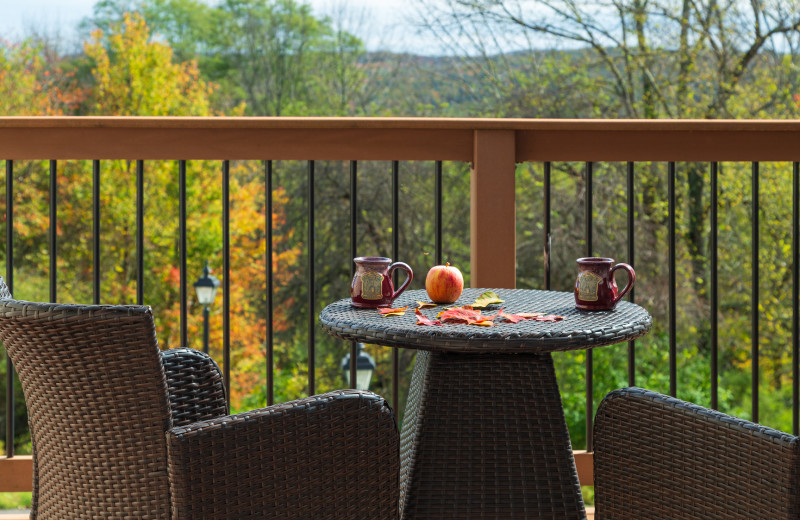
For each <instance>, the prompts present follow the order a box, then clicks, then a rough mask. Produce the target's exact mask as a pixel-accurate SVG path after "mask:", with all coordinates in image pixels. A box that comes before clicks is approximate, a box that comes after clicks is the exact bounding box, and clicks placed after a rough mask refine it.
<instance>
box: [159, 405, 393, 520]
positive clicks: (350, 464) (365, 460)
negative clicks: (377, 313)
mask: <svg viewBox="0 0 800 520" xmlns="http://www.w3.org/2000/svg"><path fill="white" fill-rule="evenodd" d="M168 443H169V458H170V479H171V481H172V486H173V488H172V489H173V496H172V503H173V506H174V508H173V511H174V513H175V518H180V519H184V518H185V519H190V518H191V519H194V518H198V519H199V518H202V519H209V518H275V519H277V518H281V519H289V518H314V519H316V518H337V519H353V520H357V519H358V520H360V519H381V520H382V519H392V518H397V516H398V507H397V504H398V502H397V499H398V484H399V481H398V474H399V462H398V434H397V426H396V424H395V422H394V415H393V413H392V410H391V409H390V408H389V406H388V404H387V403H386V401H384V400H383V399H382V398H381V397H379V396H376V395H374V394H370V393H368V392H361V391H357V390H341V391H337V392H332V393H329V394H324V395H320V396H315V397H309V398H306V399H301V400H298V401H294V402H292V403H286V404H283V405H277V406H273V407H270V408H266V409H263V410H257V411H254V412H247V413H242V414H238V415H236V416H232V417H226V418H221V419H216V420H211V421H205V422H199V423H195V424H192V425H189V426H183V427H178V428H173V429H172V430H170V432H169V434H168ZM219 454H226V455H225V456H222V457H221V456H219ZM286 468H292V471H287V470H286ZM231 475H235V476H236V485H226V482H227V481H230V479H231Z"/></svg>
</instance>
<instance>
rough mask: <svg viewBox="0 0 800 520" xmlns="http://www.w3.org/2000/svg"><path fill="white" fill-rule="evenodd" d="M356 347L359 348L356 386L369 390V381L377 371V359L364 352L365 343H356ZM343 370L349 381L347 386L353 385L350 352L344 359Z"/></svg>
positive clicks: (359, 388)
mask: <svg viewBox="0 0 800 520" xmlns="http://www.w3.org/2000/svg"><path fill="white" fill-rule="evenodd" d="M356 348H357V349H358V355H357V356H356V388H357V389H358V390H369V382H370V380H371V379H372V373H373V372H374V371H375V360H374V359H372V356H370V355H369V354H367V353H366V352H364V344H363V343H356ZM342 371H344V379H345V381H347V386H351V385H350V354H349V353H348V354H347V355H346V356H345V357H344V358H343V359H342Z"/></svg>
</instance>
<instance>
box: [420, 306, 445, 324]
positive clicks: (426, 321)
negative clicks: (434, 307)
mask: <svg viewBox="0 0 800 520" xmlns="http://www.w3.org/2000/svg"><path fill="white" fill-rule="evenodd" d="M414 312H415V313H416V315H417V325H441V324H442V322H440V321H439V320H432V319H430V318H429V317H427V316H425V315H424V314H422V313H421V312H419V309H415V310H414Z"/></svg>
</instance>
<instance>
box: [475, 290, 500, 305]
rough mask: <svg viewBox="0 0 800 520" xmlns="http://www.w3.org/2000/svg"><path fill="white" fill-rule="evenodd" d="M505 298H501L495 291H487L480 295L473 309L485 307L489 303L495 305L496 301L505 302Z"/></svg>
mask: <svg viewBox="0 0 800 520" xmlns="http://www.w3.org/2000/svg"><path fill="white" fill-rule="evenodd" d="M504 301H505V300H501V299H500V297H499V296H498V295H497V293H495V292H494V291H486V292H485V293H483V294H481V295H480V296H478V299H477V300H475V302H474V303H473V304H472V308H473V309H485V308H486V307H488V306H489V305H493V304H495V303H503V302H504Z"/></svg>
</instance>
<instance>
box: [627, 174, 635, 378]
mask: <svg viewBox="0 0 800 520" xmlns="http://www.w3.org/2000/svg"><path fill="white" fill-rule="evenodd" d="M634 173H635V167H634V164H633V163H632V162H629V163H628V263H629V264H630V266H631V267H635V263H634V262H635V253H636V250H635V247H634V246H635V240H634V238H635V236H634V224H635V219H634V216H635V197H634V191H633V187H634V183H633V175H634ZM628 301H630V302H631V303H633V302H634V301H636V297H635V295H634V288H631V290H630V292H629V293H628ZM628 386H636V342H635V341H629V342H628Z"/></svg>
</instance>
